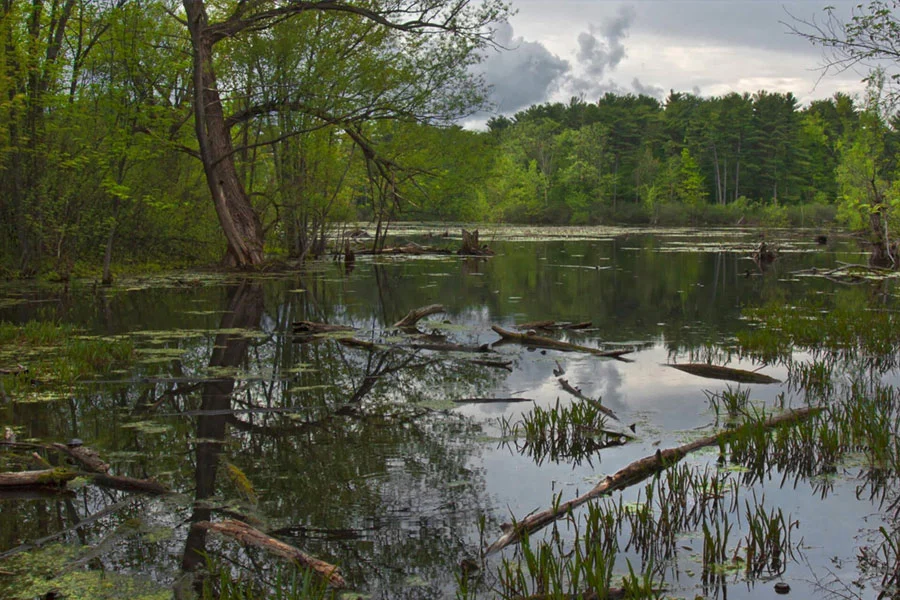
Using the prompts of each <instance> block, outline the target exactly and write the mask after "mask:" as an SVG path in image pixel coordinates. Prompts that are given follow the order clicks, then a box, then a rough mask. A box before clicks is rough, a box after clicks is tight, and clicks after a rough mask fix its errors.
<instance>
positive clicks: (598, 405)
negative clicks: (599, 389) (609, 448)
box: [557, 377, 634, 437]
mask: <svg viewBox="0 0 900 600" xmlns="http://www.w3.org/2000/svg"><path fill="white" fill-rule="evenodd" d="M557 381H559V385H561V386H562V389H564V390H566V391H567V392H569V393H570V394H572V395H573V396H575V397H576V398H578V399H579V400H583V401H584V402H587V403H589V404H591V405H592V406H595V407H596V408H597V409H598V410H599V411H600V412H602V413H603V414H604V415H606V416H607V417H610V418H612V419H615V420H616V421H618V420H619V417H617V416H616V413H614V412H613V411H611V410H610V409H608V408H606V407H605V406H603V405H602V404H601V403H600V401H599V400H595V399H593V398H588V397H587V396H585V395H584V394H582V393H581V388H577V387H572V386H571V385H570V384H569V380H568V379H563V378H562V377H560V378H559V379H557ZM623 435H627V434H623ZM629 437H634V436H629Z"/></svg>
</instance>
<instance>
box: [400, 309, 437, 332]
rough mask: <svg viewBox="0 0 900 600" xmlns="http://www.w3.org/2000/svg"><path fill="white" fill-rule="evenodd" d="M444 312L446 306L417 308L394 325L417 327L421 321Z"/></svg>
mask: <svg viewBox="0 0 900 600" xmlns="http://www.w3.org/2000/svg"><path fill="white" fill-rule="evenodd" d="M442 312H444V306H443V305H442V304H429V305H428V306H423V307H421V308H416V309H413V310H411V311H409V312H408V313H406V316H405V317H403V318H402V319H400V320H399V321H397V322H396V323H394V327H400V328H403V327H415V325H416V323H418V322H419V321H420V320H421V319H424V318H425V317H427V316H429V315H433V314H437V313H442Z"/></svg>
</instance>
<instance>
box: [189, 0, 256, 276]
mask: <svg viewBox="0 0 900 600" xmlns="http://www.w3.org/2000/svg"><path fill="white" fill-rule="evenodd" d="M184 10H185V12H186V13H187V17H188V19H187V20H188V29H189V30H190V33H191V48H192V53H193V70H194V73H193V76H194V81H193V83H194V98H193V102H194V121H195V123H194V127H195V128H196V132H197V141H198V143H199V146H200V159H201V160H202V161H203V170H204V171H205V173H206V181H207V184H208V185H209V191H210V193H211V194H212V198H213V203H214V204H215V207H216V214H217V215H218V217H219V225H220V226H221V227H222V231H223V233H224V234H225V239H226V241H227V242H228V255H227V257H226V261H227V262H228V263H229V264H230V265H233V266H237V267H251V266H255V265H259V264H261V263H262V261H263V231H262V223H261V222H260V219H259V215H257V214H256V211H255V210H254V209H253V205H252V204H251V203H250V198H249V197H248V196H247V192H246V191H245V190H244V186H243V184H242V183H241V180H240V178H239V177H238V174H237V169H236V168H235V163H234V146H233V144H232V142H231V133H230V132H229V129H228V126H227V125H226V123H225V114H224V111H223V108H222V100H221V97H220V96H219V90H218V87H217V84H216V74H215V71H214V70H213V63H212V58H213V56H212V50H213V44H212V40H211V39H210V36H209V34H208V32H207V25H208V17H207V14H206V8H205V6H204V4H203V2H202V0H184Z"/></svg>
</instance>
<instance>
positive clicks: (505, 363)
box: [469, 359, 513, 373]
mask: <svg viewBox="0 0 900 600" xmlns="http://www.w3.org/2000/svg"><path fill="white" fill-rule="evenodd" d="M469 362H470V363H472V364H473V365H480V366H482V367H490V368H492V369H505V370H507V371H509V372H510V373H512V370H513V369H512V361H511V360H478V359H475V360H470V361H469Z"/></svg>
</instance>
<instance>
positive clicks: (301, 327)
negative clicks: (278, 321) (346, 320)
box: [292, 321, 354, 335]
mask: <svg viewBox="0 0 900 600" xmlns="http://www.w3.org/2000/svg"><path fill="white" fill-rule="evenodd" d="M292 327H293V330H294V334H295V335H317V334H324V333H334V332H336V331H353V329H354V328H353V327H350V326H349V325H331V324H330V323H317V322H315V321H296V322H295V323H293V324H292Z"/></svg>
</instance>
